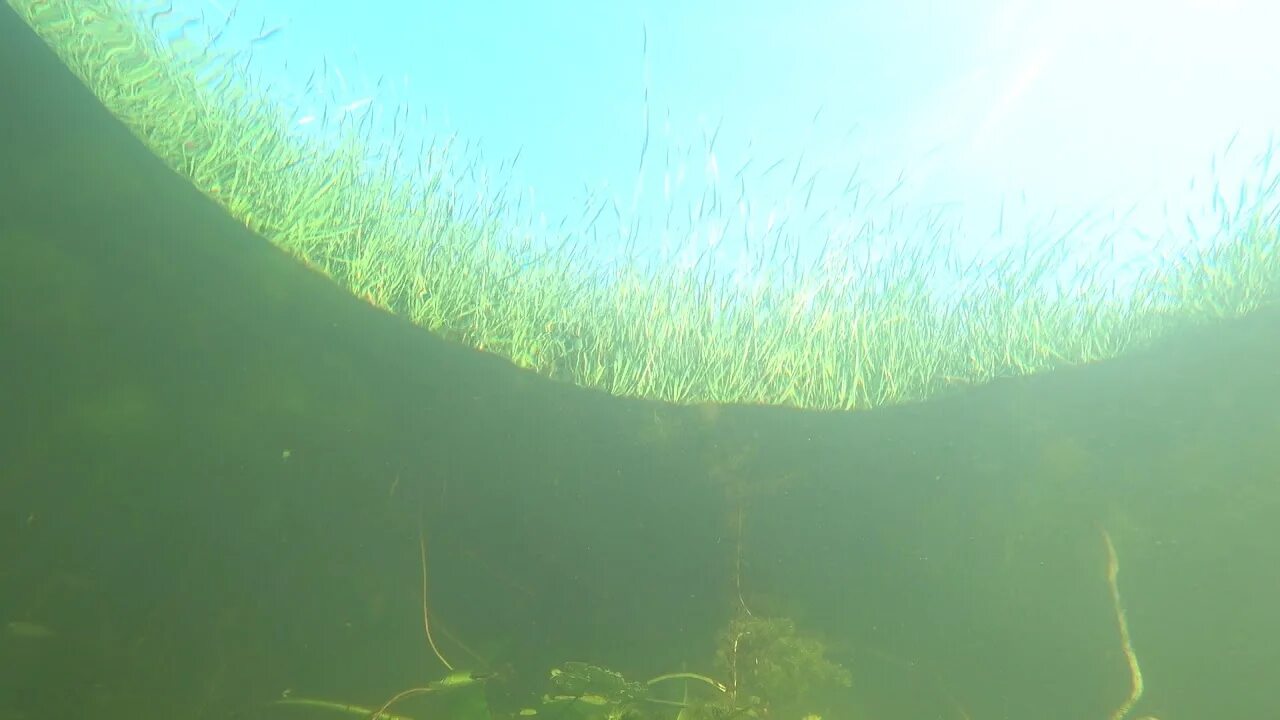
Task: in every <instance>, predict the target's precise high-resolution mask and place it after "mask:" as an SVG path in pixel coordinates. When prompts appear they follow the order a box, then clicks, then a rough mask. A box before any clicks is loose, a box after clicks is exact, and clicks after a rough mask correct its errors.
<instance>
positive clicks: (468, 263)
mask: <svg viewBox="0 0 1280 720" xmlns="http://www.w3.org/2000/svg"><path fill="white" fill-rule="evenodd" d="M10 3H11V5H12V6H13V7H14V8H15V9H16V10H17V11H18V12H19V14H20V15H22V16H23V17H24V18H25V19H26V21H27V22H28V24H29V25H30V26H31V27H32V28H33V29H35V31H36V32H38V33H39V34H40V35H41V36H42V37H43V38H44V39H45V41H46V42H47V43H48V44H49V45H50V46H51V47H52V48H53V49H54V50H55V51H56V52H57V53H58V54H59V55H60V57H61V58H62V60H63V62H64V63H65V64H66V65H67V67H68V68H69V69H71V70H72V71H73V72H74V73H76V74H77V75H78V76H79V77H80V78H81V79H82V80H83V82H84V83H85V84H86V85H87V86H88V87H89V88H90V89H91V90H92V91H93V92H94V93H95V94H96V95H97V96H98V98H99V99H100V100H101V102H102V103H103V104H104V105H105V106H106V107H107V108H108V109H109V110H110V111H111V112H112V113H113V114H114V115H116V116H117V117H118V118H119V119H120V120H121V121H122V122H124V123H125V124H126V125H127V126H128V127H129V128H130V129H131V130H132V131H133V132H134V134H135V135H136V136H137V137H138V138H139V139H141V140H142V141H143V142H144V143H145V144H146V145H147V147H149V148H150V149H151V151H152V152H153V153H155V154H156V155H157V156H158V157H160V158H161V159H162V160H163V161H164V162H166V163H167V164H168V165H169V166H170V167H172V168H173V169H174V170H175V171H177V172H178V173H180V174H181V175H182V176H184V177H186V178H187V179H188V180H189V181H190V182H191V183H192V184H193V185H194V186H195V187H196V188H198V189H199V190H200V191H201V192H203V193H204V194H206V195H207V196H208V197H210V198H211V199H212V200H213V201H215V202H217V203H219V204H220V205H221V206H222V207H223V208H225V209H226V211H227V212H228V213H229V214H231V215H232V216H234V217H235V218H236V219H237V220H239V221H240V222H241V223H243V224H244V225H245V226H246V227H248V228H249V229H251V230H252V231H254V232H256V233H258V234H259V235H261V236H262V237H264V238H265V239H267V240H268V241H270V242H272V243H273V244H275V245H277V246H278V247H280V248H281V249H283V250H285V251H286V252H288V253H290V254H291V255H293V256H294V257H296V258H298V259H299V260H300V261H301V262H303V263H305V264H306V265H308V266H309V267H311V268H314V269H315V270H317V271H319V272H321V273H324V274H325V275H327V276H328V277H330V278H332V279H333V281H334V282H336V283H338V284H340V285H342V286H343V287H345V288H347V289H348V290H349V291H350V292H351V293H352V294H353V295H355V296H356V297H359V298H361V299H363V300H364V301H366V302H368V303H370V304H372V305H374V306H376V307H379V308H382V309H384V310H386V311H388V312H391V313H394V314H396V315H399V316H402V317H404V318H406V319H408V320H409V321H411V322H413V323H414V324H416V325H419V326H421V327H423V328H425V329H426V330H429V331H431V332H433V333H436V334H438V335H440V336H442V337H445V338H448V339H450V340H452V341H455V342H458V343H462V344H465V345H468V346H471V347H474V348H476V349H479V350H482V351H484V352H489V353H494V354H497V355H501V356H504V357H507V358H509V359H510V360H511V361H512V362H514V363H515V364H516V365H518V366H521V367H524V368H528V369H530V370H533V371H536V372H539V373H542V374H545V375H548V376H551V377H555V378H558V379H562V380H566V381H570V382H574V383H577V384H580V385H583V386H587V387H594V388H598V389H601V390H604V391H606V392H609V393H612V394H614V395H620V396H631V397H647V398H655V399H660V400H664V401H669V402H676V403H758V404H776V405H789V406H795V407H804V408H815V409H842V410H856V409H866V408H873V407H880V406H885V405H892V404H896V403H902V402H909V401H917V400H923V399H927V398H929V397H933V396H936V395H938V394H940V393H943V392H947V391H948V390H951V389H955V388H959V387H965V386H969V385H973V384H976V383H982V382H985V381H988V380H991V379H993V378H998V377H1004V376H1016V375H1026V374H1030V373H1036V372H1042V371H1046V370H1051V369H1053V368H1055V367H1060V366H1064V365H1075V364H1082V363H1089V362H1095V361H1099V360H1105V359H1107V358H1111V357H1115V356H1116V355H1119V354H1121V353H1124V352H1127V351H1130V350H1132V349H1134V348H1137V347H1141V346H1143V345H1146V344H1148V343H1150V342H1151V341H1152V340H1154V339H1155V338H1157V337H1160V336H1161V335H1163V334H1166V333H1168V332H1170V331H1172V330H1174V329H1177V328H1179V327H1184V326H1186V325H1187V324H1189V323H1199V322H1208V321H1213V320H1216V319H1220V318H1226V317H1234V316H1239V315H1243V314H1246V313H1248V312H1251V311H1253V310H1255V309H1256V308H1258V307H1259V306H1261V305H1262V304H1264V303H1267V302H1271V301H1272V300H1273V299H1274V297H1275V292H1276V289H1277V287H1276V285H1277V279H1278V278H1280V250H1278V248H1277V243H1278V238H1277V228H1278V227H1280V222H1278V220H1277V212H1278V209H1280V196H1278V193H1277V187H1276V183H1275V180H1274V178H1273V176H1272V174H1271V173H1270V172H1269V160H1270V156H1269V155H1268V156H1267V157H1265V158H1263V160H1262V163H1261V164H1262V169H1263V172H1261V173H1260V175H1259V176H1260V177H1261V178H1262V180H1261V181H1259V183H1258V185H1257V187H1255V188H1253V192H1252V193H1251V194H1250V193H1245V192H1243V191H1242V192H1241V194H1240V197H1239V199H1238V200H1237V201H1234V202H1232V203H1227V202H1226V201H1225V200H1224V199H1223V198H1222V193H1221V191H1220V190H1219V189H1218V188H1215V189H1214V192H1213V195H1212V197H1211V201H1212V207H1213V210H1214V211H1215V212H1216V213H1217V214H1218V216H1219V217H1220V220H1221V222H1220V226H1219V228H1218V230H1217V237H1216V238H1215V239H1214V241H1213V242H1202V243H1198V244H1197V245H1196V250H1195V251H1194V252H1189V253H1185V254H1180V255H1176V256H1173V257H1171V258H1170V259H1168V260H1166V261H1161V262H1150V263H1148V264H1147V265H1145V266H1144V267H1143V268H1141V269H1140V271H1139V272H1138V273H1137V275H1138V277H1137V278H1136V280H1135V281H1134V282H1133V284H1132V286H1131V287H1129V288H1126V289H1125V290H1123V291H1117V289H1116V288H1115V287H1114V285H1113V283H1111V282H1109V281H1106V280H1103V279H1101V278H1102V277H1104V276H1105V275H1106V273H1105V272H1099V270H1098V268H1099V267H1100V266H1102V265H1105V258H1099V259H1098V260H1097V262H1091V263H1077V264H1076V265H1075V268H1076V269H1075V271H1074V273H1070V272H1069V267H1070V266H1069V264H1068V263H1067V252H1066V250H1067V248H1069V247H1070V246H1071V244H1072V243H1074V242H1076V241H1077V240H1079V239H1080V238H1082V237H1088V238H1094V237H1096V236H1097V235H1098V234H1099V233H1106V232H1121V231H1123V228H1113V229H1110V230H1107V229H1105V228H1103V227H1101V226H1099V225H1098V224H1096V223H1078V224H1077V225H1074V226H1072V227H1071V228H1069V229H1067V230H1066V231H1062V232H1060V233H1059V234H1056V235H1046V236H1044V237H1038V236H1029V237H1027V238H1026V239H1025V242H1024V243H1021V244H1020V245H1019V246H1018V247H1016V248H1014V249H1011V250H1009V251H1008V252H1006V253H1004V254H1001V255H996V256H994V257H992V258H989V259H986V260H984V261H982V262H975V263H969V264H967V265H964V266H962V265H961V264H960V263H959V262H958V261H957V260H956V258H955V257H954V255H953V254H952V253H951V251H950V250H949V244H950V242H952V241H953V240H954V239H955V238H954V236H953V233H954V232H955V231H954V230H953V229H951V228H948V227H945V226H944V225H942V224H941V223H940V222H939V221H938V220H937V219H936V218H935V219H930V220H928V221H926V222H923V223H918V224H916V225H911V224H908V223H906V222H905V221H904V219H903V216H902V214H901V213H895V212H889V213H888V214H887V215H886V214H883V213H882V214H880V215H876V214H875V213H873V212H872V211H871V210H869V209H867V207H866V206H865V204H864V201H863V198H862V196H861V194H860V193H861V192H862V188H860V187H854V186H853V185H852V183H850V184H847V185H846V186H845V191H846V195H847V197H846V198H845V205H846V207H843V208H841V209H839V211H840V212H842V213H843V214H844V215H845V217H844V218H843V221H842V222H840V223H828V225H827V227H826V229H825V230H824V229H822V228H819V227H817V226H811V227H798V225H799V222H795V223H791V221H792V218H791V217H788V216H786V215H784V216H782V217H780V218H778V219H777V221H776V222H775V221H774V218H773V217H772V216H770V218H769V220H768V222H767V223H762V222H760V219H759V218H757V217H755V216H753V215H751V214H750V213H746V214H745V215H744V213H743V211H742V208H746V207H749V205H750V203H749V200H750V199H751V198H750V197H749V190H748V189H747V184H746V182H745V180H744V179H743V178H744V177H745V175H744V172H745V171H746V169H747V166H748V165H749V164H750V159H748V160H747V161H746V162H745V163H744V164H743V166H742V169H740V170H738V171H737V172H736V173H734V178H735V182H736V183H737V184H738V198H737V201H736V202H735V201H734V200H733V199H732V198H731V197H730V196H729V194H727V193H726V191H725V189H724V188H722V187H720V186H719V185H718V184H717V183H716V182H715V180H714V178H711V179H705V178H704V180H705V182H706V186H705V187H703V188H701V189H699V191H698V192H697V193H695V195H694V197H693V198H691V199H690V200H689V201H688V203H687V205H686V206H684V207H680V206H677V205H676V204H675V203H674V202H668V205H667V206H666V212H665V215H664V220H663V222H665V223H666V224H665V226H663V225H659V226H656V227H655V226H652V225H651V224H648V223H642V222H640V221H639V220H633V219H630V218H629V217H627V216H624V213H623V211H622V210H621V209H620V208H619V207H618V204H617V202H616V201H614V203H612V204H610V203H607V202H605V201H602V200H595V201H592V202H590V203H588V204H587V206H586V209H585V210H584V214H583V218H582V221H581V222H580V223H578V224H577V225H576V226H568V227H566V226H564V225H562V226H561V227H560V228H557V229H556V230H554V231H545V230H543V229H540V228H531V226H530V225H529V223H527V222H526V221H525V220H524V219H523V218H522V213H523V212H524V211H523V210H522V206H521V204H520V201H517V202H515V203H512V202H510V201H509V200H508V195H507V188H505V187H504V186H503V185H502V184H501V183H500V182H498V183H494V182H491V181H490V180H488V179H487V178H486V177H485V176H484V175H483V172H482V170H481V169H480V168H479V167H478V161H477V160H476V159H475V158H473V157H468V156H467V153H466V152H465V151H464V152H459V151H458V149H457V148H456V147H454V145H453V143H452V142H451V141H450V139H449V138H441V139H437V140H436V141H433V142H429V143H428V142H425V141H424V142H422V143H420V144H418V145H417V146H410V145H409V143H408V140H407V139H406V136H404V135H400V136H395V137H392V139H391V140H389V141H385V142H383V144H382V145H379V146H375V145H374V144H373V143H372V142H370V140H369V138H370V137H373V133H372V131H371V129H370V127H371V122H372V121H371V119H370V118H371V115H370V114H369V113H365V114H363V115H354V114H345V115H343V116H342V117H340V118H334V119H329V118H328V117H327V116H326V117H325V118H324V119H322V120H321V123H322V125H324V130H325V132H324V135H325V137H328V138H332V140H330V141H323V142H322V141H321V140H319V139H317V138H313V137H305V136H301V135H299V134H297V133H296V132H293V131H292V130H291V119H290V118H289V117H288V116H287V114H286V113H285V112H284V111H283V110H282V109H281V108H280V106H279V105H278V104H276V103H274V102H273V101H272V100H271V99H270V89H269V88H263V87H260V86H259V85H258V84H257V83H255V82H253V81H252V80H250V79H249V73H248V68H247V63H248V62H249V61H248V60H247V59H245V58H241V57H237V56H236V55H234V54H221V53H218V52H215V51H213V50H212V49H210V48H208V47H192V48H188V49H185V50H183V49H178V50H175V49H173V48H172V47H168V46H165V45H164V44H163V43H161V42H160V41H159V40H158V39H157V38H156V36H155V35H154V33H153V29H154V28H155V26H156V25H157V22H158V21H159V18H160V13H161V11H162V9H155V10H151V11H148V12H143V13H141V14H139V15H134V14H131V13H130V12H129V11H128V10H127V9H126V8H125V7H124V6H122V5H121V4H119V3H118V2H117V1H116V0H80V1H76V2H72V1H71V0H10ZM401 118H403V120H402V119H401ZM407 119H408V112H407V110H405V109H404V108H401V109H400V110H398V111H397V112H396V113H395V120H394V122H395V123H396V124H397V126H398V125H400V124H402V123H407ZM713 144H714V136H713V137H711V138H710V139H709V140H708V141H707V148H708V151H710V148H711V147H712V145H713ZM778 167H779V164H775V165H774V166H772V167H770V168H769V169H767V170H765V174H767V173H769V172H771V171H773V170H774V169H775V168H778ZM666 170H667V171H670V168H666ZM783 170H790V171H791V177H792V184H793V186H794V191H795V193H796V196H797V198H799V197H801V196H802V197H803V201H799V200H797V203H796V204H797V205H802V206H803V208H804V209H808V206H809V203H810V200H811V198H812V195H813V188H814V183H815V182H816V181H817V176H816V175H809V174H807V173H806V174H802V173H801V165H800V164H799V163H796V164H795V166H794V168H792V167H791V166H790V165H787V166H785V167H782V168H781V169H778V172H782V171H783ZM896 189H897V188H896V187H895V188H893V189H891V190H890V191H889V192H887V193H884V194H883V196H882V198H888V197H890V196H892V195H893V194H894V191H896ZM664 199H665V198H664ZM735 206H736V208H737V209H736V210H735ZM735 213H737V214H735ZM611 220H612V221H614V222H615V223H616V226H615V227H612V228H610V227H609V222H610V221H611ZM789 223H791V224H789ZM832 228H836V229H834V230H833V229H832ZM815 232H826V233H827V239H828V242H827V245H826V247H825V248H824V249H823V250H822V251H821V252H820V253H819V254H818V255H817V256H816V257H814V258H812V259H808V258H806V259H805V262H801V259H802V256H803V254H802V253H801V252H800V247H801V246H802V245H803V244H805V243H808V242H809V241H811V240H812V237H811V236H810V233H815ZM1187 232H1188V233H1191V234H1193V235H1194V234H1195V233H1196V232H1197V230H1196V226H1195V225H1193V224H1191V223H1188V230H1187ZM601 234H603V235H604V236H605V237H606V241H608V240H612V239H619V240H621V241H622V242H620V243H618V244H620V245H621V246H622V247H624V248H626V249H624V250H623V251H622V252H621V253H620V254H618V255H617V256H616V257H612V258H608V259H607V260H606V259H602V253H601V252H600V251H599V250H598V248H599V247H600V246H601V241H600V239H599V237H600V235H601ZM655 234H656V236H658V237H662V238H667V239H668V240H669V242H664V243H663V244H664V245H669V247H668V248H667V250H666V251H665V252H663V253H659V254H642V253H640V252H638V251H637V250H635V247H636V245H637V244H643V245H645V246H646V247H647V246H650V245H652V244H653V243H651V242H649V241H648V238H649V237H651V236H653V235H655ZM727 236H733V237H738V236H741V238H742V243H743V244H744V245H745V246H746V247H748V248H749V250H750V252H749V253H748V254H747V255H746V256H745V260H744V261H742V262H741V263H740V264H739V267H738V269H737V270H727V269H726V267H725V264H724V263H723V262H722V258H720V257H719V256H718V254H717V251H716V250H715V244H716V242H718V241H719V239H722V238H724V237H727ZM1174 239H1176V238H1174ZM639 240H644V241H645V242H643V243H638V242H637V241H639ZM604 244H606V245H607V244H609V243H608V242H606V243H604ZM1064 274H1065V275H1069V276H1066V277H1064ZM943 277H945V278H946V279H947V280H948V283H946V284H950V285H955V286H956V287H958V288H959V289H958V290H955V291H951V292H949V293H948V294H946V295H945V296H944V295H942V294H941V293H940V292H939V287H940V285H943V284H944V283H941V282H939V279H940V278H943Z"/></svg>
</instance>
